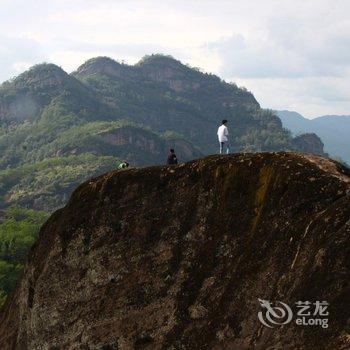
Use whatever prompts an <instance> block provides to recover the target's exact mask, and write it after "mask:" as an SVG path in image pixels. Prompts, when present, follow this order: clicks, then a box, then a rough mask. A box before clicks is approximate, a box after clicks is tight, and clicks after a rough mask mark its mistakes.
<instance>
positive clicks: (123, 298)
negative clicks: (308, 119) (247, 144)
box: [0, 153, 350, 350]
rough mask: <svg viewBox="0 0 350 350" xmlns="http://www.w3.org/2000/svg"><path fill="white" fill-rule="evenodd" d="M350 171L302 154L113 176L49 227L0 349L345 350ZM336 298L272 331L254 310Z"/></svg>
mask: <svg viewBox="0 0 350 350" xmlns="http://www.w3.org/2000/svg"><path fill="white" fill-rule="evenodd" d="M349 176H350V174H349V172H348V171H347V170H346V169H344V168H342V167H341V166H340V165H339V164H337V163H334V162H332V161H329V160H327V159H324V158H320V157H312V156H304V155H299V154H293V153H261V154H259V153H258V154H245V155H241V154H237V155H232V156H222V157H220V156H212V157H208V158H204V159H200V160H197V161H194V162H190V163H187V164H184V165H180V166H175V167H150V168H144V169H130V170H126V171H114V172H111V173H108V174H105V175H103V176H100V177H98V178H96V179H94V180H91V181H89V182H86V183H85V184H83V185H81V186H80V187H79V188H78V189H77V190H76V191H75V192H74V194H73V196H72V197H71V199H70V201H69V202H68V204H67V206H66V207H65V208H63V209H62V210H59V211H57V212H56V213H55V214H53V215H52V216H51V218H50V219H49V220H48V222H47V223H46V224H45V225H44V227H43V228H42V230H41V232H40V235H39V240H38V241H37V243H36V244H35V246H34V247H33V249H32V251H31V253H30V257H29V263H28V265H27V267H26V270H25V274H24V276H23V279H22V280H21V282H20V284H19V285H18V287H17V289H16V290H15V292H14V293H13V294H12V296H11V297H10V298H9V299H8V301H7V303H6V305H5V308H4V309H3V310H2V313H1V315H0V348H1V349H4V350H6V349H14V348H18V349H45V348H74V349H77V348H90V349H122V350H126V349H152V350H155V349H194V350H196V349H198V350H200V349H213V350H214V349H215V350H219V349H222V350H224V349H247V350H248V349H249V350H251V349H261V350H262V349H272V348H274V349H277V348H278V349H293V350H298V349H299V350H301V349H302V350H306V349H307V350H314V349H319V350H322V349H327V350H328V349H329V350H331V349H332V350H333V349H347V348H348V347H349V345H350V343H349V335H348V334H347V331H348V329H347V328H346V327H347V326H346V324H347V319H348V316H349V314H348V305H349V287H348V282H349V278H350V275H349V265H348V264H349V246H350V244H349V243H350V242H349V237H350V236H349V233H350V226H349V219H350V197H349V185H350V177H349ZM259 298H260V299H264V300H270V301H276V300H279V301H282V302H284V303H287V304H288V305H290V306H291V307H292V308H293V310H294V309H295V303H296V302H297V301H310V302H316V301H327V302H328V303H329V308H328V311H329V328H322V327H320V326H298V325H296V324H295V322H294V320H293V321H291V322H290V323H288V324H286V325H284V326H278V327H276V328H274V329H272V328H268V327H266V326H263V325H262V324H261V323H260V322H259V320H258V317H257V315H258V312H259V311H261V310H262V309H261V307H260V305H259V300H258V299H259Z"/></svg>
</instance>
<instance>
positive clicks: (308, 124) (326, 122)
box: [277, 111, 350, 164]
mask: <svg viewBox="0 0 350 350" xmlns="http://www.w3.org/2000/svg"><path fill="white" fill-rule="evenodd" d="M277 114H278V116H279V118H280V119H281V120H282V123H283V126H284V127H286V128H287V129H289V130H291V131H292V132H293V133H294V134H295V135H297V134H301V133H307V132H313V133H316V134H317V135H318V136H320V137H321V139H322V141H323V142H324V145H325V151H326V152H327V153H329V154H330V155H331V156H333V157H340V158H342V159H343V160H344V161H345V162H347V163H348V164H350V147H349V139H350V115H326V116H322V117H318V118H315V119H307V118H305V117H303V116H302V115H301V114H299V113H297V112H291V111H278V112H277Z"/></svg>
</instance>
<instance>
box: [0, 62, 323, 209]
mask: <svg viewBox="0 0 350 350" xmlns="http://www.w3.org/2000/svg"><path fill="white" fill-rule="evenodd" d="M224 118H225V119H228V120H229V121H230V125H231V129H230V139H231V149H232V151H234V152H237V151H265V150H266V151H277V150H293V149H294V150H301V151H308V150H310V151H311V152H315V153H320V154H322V152H323V150H322V144H320V142H319V140H318V138H317V136H315V135H308V137H307V140H306V142H305V140H304V139H303V137H301V138H300V137H299V138H297V139H293V137H292V136H291V134H290V133H289V132H288V131H287V130H285V129H283V127H282V123H281V121H280V119H279V118H278V117H277V116H276V115H275V114H274V113H273V112H272V111H269V110H264V109H261V108H260V106H259V104H258V102H257V101H256V99H255V98H254V96H253V95H252V93H250V92H248V91H247V90H245V89H244V88H239V87H237V86H236V85H235V84H233V83H227V82H225V81H222V80H221V79H220V78H219V77H217V76H215V75H212V74H207V73H202V72H200V71H199V70H198V69H194V68H191V67H188V66H186V65H184V64H182V63H181V62H180V61H178V60H176V59H174V58H172V57H169V56H164V55H151V56H147V57H145V58H144V59H142V60H141V61H140V62H139V63H138V64H136V65H134V66H129V65H125V64H120V63H118V62H116V61H114V60H112V59H110V58H108V57H98V58H94V59H91V60H89V61H87V62H85V63H84V64H83V65H82V66H80V67H79V68H78V69H77V70H76V71H75V72H73V73H72V74H67V73H66V72H64V71H63V70H62V69H61V68H60V67H58V66H55V65H53V64H40V65H37V66H34V67H33V68H31V69H29V70H28V71H26V72H24V73H23V74H21V75H19V76H18V77H17V78H15V79H14V80H12V81H9V82H5V83H3V84H2V85H1V86H0V125H1V128H0V169H2V170H0V182H1V187H0V196H1V198H2V206H8V205H10V204H20V205H24V206H27V207H31V208H35V209H45V210H49V211H52V210H54V209H57V208H59V207H61V206H62V205H64V203H65V202H66V200H67V198H68V196H69V194H70V193H71V191H72V190H73V189H74V188H75V187H76V186H77V185H78V184H79V183H81V182H82V181H84V180H85V179H88V178H90V177H93V176H96V175H98V174H101V173H104V172H106V171H108V170H111V169H113V168H115V167H116V165H117V164H118V162H119V161H120V160H124V159H125V160H128V161H129V162H130V163H131V164H132V165H136V166H137V165H151V164H160V163H163V162H164V160H165V158H166V153H167V150H168V148H169V147H170V146H172V147H175V148H176V151H177V153H178V157H179V159H180V160H181V161H186V160H190V159H194V158H198V157H199V156H201V155H205V154H212V153H216V152H217V137H216V130H217V127H218V124H219V123H220V121H221V120H222V119H224ZM310 144H311V147H310ZM312 144H316V145H317V147H313V146H312ZM319 145H321V147H319Z"/></svg>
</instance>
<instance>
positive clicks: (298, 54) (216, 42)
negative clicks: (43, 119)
mask: <svg viewBox="0 0 350 350" xmlns="http://www.w3.org/2000/svg"><path fill="white" fill-rule="evenodd" d="M0 5H1V13H0V32H1V33H3V36H1V37H0V80H4V79H6V78H9V77H11V76H12V75H14V74H17V73H18V71H19V70H21V69H24V68H26V67H27V66H28V65H30V64H34V63H39V62H41V61H47V60H48V61H51V62H54V63H56V64H58V65H60V66H62V67H63V68H64V69H66V70H68V71H72V70H74V69H75V68H77V66H78V65H80V64H81V63H83V61H84V60H86V59H88V58H90V57H93V56H96V55H107V56H111V57H113V58H115V59H119V60H122V59H123V60H126V61H127V62H130V63H134V62H136V61H138V60H139V59H140V58H141V57H142V56H143V55H145V54H149V53H154V52H162V53H166V54H172V55H173V56H175V57H176V58H178V59H180V60H182V61H183V62H184V63H190V64H191V65H193V66H199V67H201V68H203V69H204V70H206V71H210V72H214V73H217V74H220V75H221V76H222V77H223V78H226V79H227V80H234V81H237V82H238V83H239V84H242V85H246V86H247V87H248V88H249V89H251V90H252V92H253V93H254V94H255V95H256V97H257V98H258V100H259V101H260V102H261V104H262V105H263V106H264V107H270V108H276V109H277V108H283V109H287V108H292V109H297V110H298V111H299V112H301V113H305V114H306V115H307V116H315V115H317V114H326V113H342V114H349V113H350V108H349V100H350V99H349V95H348V93H347V91H348V89H347V82H348V81H349V77H350V73H349V72H350V64H349V63H350V49H349V48H350V17H349V16H348V13H349V12H350V2H349V1H348V0H293V1H292V0H266V1H260V0H245V1H241V0H217V1H212V0H201V1H198V0H187V1H185V0H177V1H175V0H163V1H158V0H118V1H112V0H51V1H44V0H36V1H34V0H31V1H30V0H27V1H25V0H11V1H9V0H7V1H4V0H0ZM345 91H346V92H345Z"/></svg>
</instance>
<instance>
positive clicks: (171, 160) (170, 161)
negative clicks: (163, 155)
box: [167, 148, 177, 165]
mask: <svg viewBox="0 0 350 350" xmlns="http://www.w3.org/2000/svg"><path fill="white" fill-rule="evenodd" d="M167 164H168V165H173V164H177V157H176V154H175V151H174V150H173V149H172V148H171V149H170V152H169V155H168V159H167Z"/></svg>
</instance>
